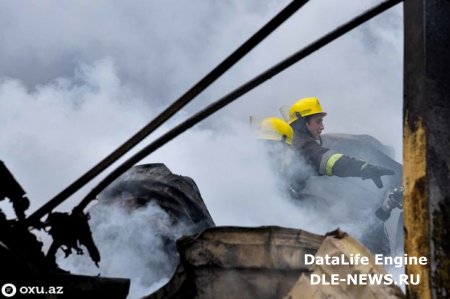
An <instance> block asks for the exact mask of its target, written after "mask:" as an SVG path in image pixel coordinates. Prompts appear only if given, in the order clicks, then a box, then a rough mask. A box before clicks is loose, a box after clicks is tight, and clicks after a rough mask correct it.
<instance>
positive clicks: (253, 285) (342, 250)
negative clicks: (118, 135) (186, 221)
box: [143, 226, 404, 299]
mask: <svg viewBox="0 0 450 299" xmlns="http://www.w3.org/2000/svg"><path fill="white" fill-rule="evenodd" d="M177 247H178V252H179V254H180V263H179V265H178V267H177V270H176V272H175V274H174V275H173V276H172V279H171V280H170V281H169V282H168V283H167V284H166V285H165V286H163V287H162V288H161V289H159V290H158V291H156V292H155V293H153V294H150V295H148V296H145V297H143V299H181V298H183V299H193V298H196V299H203V298H205V299H206V298H217V299H227V298H233V299H244V298H245V299H246V298H258V299H272V298H286V299H301V298H305V299H306V298H308V299H312V298H318V299H319V298H390V299H394V298H395V299H399V298H404V294H403V293H402V291H401V290H400V288H399V287H398V286H396V285H370V284H369V285H351V284H346V283H340V284H337V285H332V286H330V285H329V284H328V285H327V284H326V283H324V284H316V285H312V284H311V282H310V281H309V279H310V278H309V277H310V275H311V273H314V274H316V275H325V276H326V277H330V276H329V275H330V274H333V273H340V274H341V275H347V274H349V275H354V274H358V275H359V274H372V275H373V274H377V275H382V274H383V275H384V274H386V272H385V270H384V269H383V268H382V267H380V266H379V265H376V264H375V262H374V257H373V255H372V254H371V253H370V252H369V251H368V250H367V248H365V247H364V246H363V245H362V244H361V243H359V242H358V241H356V240H355V239H353V238H351V237H350V236H349V235H347V234H346V233H344V232H342V231H339V230H337V231H334V232H331V233H329V234H327V235H326V236H320V235H316V234H311V233H308V232H306V231H302V230H297V229H289V228H282V227H274V226H268V227H257V228H243V227H216V228H211V229H207V230H205V231H204V232H203V233H201V234H200V235H197V236H190V237H184V238H182V239H180V240H179V241H178V242H177ZM306 254H310V255H315V256H322V257H323V256H325V255H331V256H340V255H343V256H345V257H346V258H349V257H350V256H351V255H354V254H361V255H363V256H366V257H368V258H369V259H370V263H368V264H367V265H337V266H334V265H333V266H331V265H322V266H318V265H315V264H314V265H308V264H307V263H306V262H305V255H306Z"/></svg>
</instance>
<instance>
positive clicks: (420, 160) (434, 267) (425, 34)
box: [403, 0, 450, 299]
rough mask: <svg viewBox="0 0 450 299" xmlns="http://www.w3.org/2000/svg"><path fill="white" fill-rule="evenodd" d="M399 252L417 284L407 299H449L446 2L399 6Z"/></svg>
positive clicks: (408, 0) (449, 5)
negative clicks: (413, 261) (408, 260)
mask: <svg viewBox="0 0 450 299" xmlns="http://www.w3.org/2000/svg"><path fill="white" fill-rule="evenodd" d="M404 25H405V27H404V28H405V40H404V41H405V53H404V54H405V60H404V108H403V109H404V111H403V112H404V116H403V117H404V118H403V121H404V123H403V124H404V128H403V135H404V140H403V148H404V151H403V158H404V178H403V183H404V188H405V193H404V199H405V203H404V207H405V251H406V253H407V254H408V255H413V256H426V257H427V258H428V264H427V265H424V266H416V265H408V266H407V267H406V272H407V274H419V275H420V277H421V283H420V284H418V285H409V286H407V294H408V298H421V299H422V298H448V296H450V258H449V254H450V240H449V239H450V100H449V97H450V1H446V0H405V1H404Z"/></svg>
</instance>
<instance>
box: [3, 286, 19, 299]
mask: <svg viewBox="0 0 450 299" xmlns="http://www.w3.org/2000/svg"><path fill="white" fill-rule="evenodd" d="M1 292H2V295H3V296H5V297H12V296H14V295H15V294H16V293H17V288H16V286H15V285H13V284H12V283H5V284H4V285H3V286H2V289H1Z"/></svg>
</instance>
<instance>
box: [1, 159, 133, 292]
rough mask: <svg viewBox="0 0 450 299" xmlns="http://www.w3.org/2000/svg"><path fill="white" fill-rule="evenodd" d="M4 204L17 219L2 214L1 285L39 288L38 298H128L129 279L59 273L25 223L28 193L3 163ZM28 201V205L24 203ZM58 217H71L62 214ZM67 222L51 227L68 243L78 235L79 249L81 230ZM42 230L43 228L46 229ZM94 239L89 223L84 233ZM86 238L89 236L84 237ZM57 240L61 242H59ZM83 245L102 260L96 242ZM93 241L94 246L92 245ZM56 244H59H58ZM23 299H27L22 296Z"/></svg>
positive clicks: (84, 227) (55, 247)
mask: <svg viewBox="0 0 450 299" xmlns="http://www.w3.org/2000/svg"><path fill="white" fill-rule="evenodd" d="M0 174H1V178H0V200H3V199H4V198H9V199H10V201H11V202H12V204H13V207H14V210H15V212H16V216H17V218H16V219H7V216H6V215H5V214H3V212H1V211H0V264H1V268H0V283H2V286H4V284H5V283H9V284H13V285H15V287H16V288H19V289H20V287H26V286H39V287H40V288H41V289H40V290H39V292H38V293H34V294H33V295H35V296H34V297H35V298H50V297H49V296H51V298H73V299H75V298H100V297H104V296H107V297H108V298H117V299H123V298H126V296H127V294H128V288H129V280H128V279H119V278H100V277H89V276H82V275H73V274H70V273H68V272H67V271H64V270H62V269H59V268H58V266H57V265H56V263H55V262H54V260H53V259H52V258H50V259H49V258H48V256H46V255H45V254H44V252H43V243H42V242H41V241H39V240H38V239H37V238H36V236H35V235H34V234H33V233H32V232H31V231H30V228H29V227H28V225H27V223H26V222H25V217H24V216H25V210H26V209H27V208H28V204H23V203H24V202H26V203H27V202H28V199H27V198H26V196H25V194H26V193H25V191H24V190H23V189H22V187H21V186H20V185H19V183H18V182H17V181H16V180H15V178H14V177H13V176H12V174H11V173H10V172H9V170H8V169H7V168H6V166H5V165H4V163H3V162H1V161H0ZM24 199H26V201H24ZM55 215H68V214H65V213H59V214H55ZM65 224H67V222H65V221H63V222H59V223H58V221H56V222H54V223H52V224H51V230H56V231H58V232H59V236H61V238H63V239H64V240H66V239H67V237H66V236H65V234H69V235H70V234H74V235H75V237H74V238H73V239H72V242H73V243H72V245H74V246H75V247H78V244H77V242H78V241H79V240H78V236H79V232H80V231H79V230H78V229H79V227H65V226H64V225H65ZM42 227H43V226H41V227H40V228H42ZM83 230H84V232H87V233H88V237H91V235H90V230H89V225H88V224H87V219H86V221H85V222H84V226H83V227H82V230H81V231H83ZM84 237H86V236H84ZM56 240H57V239H56ZM81 240H82V241H83V245H87V246H86V247H88V249H89V250H90V253H91V254H92V255H93V256H94V257H95V258H96V259H99V258H100V255H99V253H98V252H95V249H96V246H95V244H94V243H93V240H92V238H91V239H90V240H86V239H83V238H82V239H81ZM89 241H90V242H89ZM54 244H55V243H54ZM61 245H66V242H61V243H56V244H55V245H54V247H53V250H55V251H56V250H57V249H58V248H59V247H60V246H61ZM91 251H92V252H91ZM52 286H53V287H55V286H58V288H61V290H63V291H61V292H59V291H58V290H56V288H55V289H54V290H55V292H54V293H51V294H46V293H45V292H43V291H41V290H42V289H44V288H45V289H47V290H49V288H50V287H52ZM22 295H23V296H22ZM22 295H20V294H17V295H16V296H15V297H16V298H22V297H26V295H27V294H22Z"/></svg>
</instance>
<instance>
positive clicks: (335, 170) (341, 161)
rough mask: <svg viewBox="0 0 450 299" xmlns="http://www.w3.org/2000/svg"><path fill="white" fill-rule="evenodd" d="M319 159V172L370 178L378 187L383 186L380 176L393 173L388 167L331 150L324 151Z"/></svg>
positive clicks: (364, 178)
mask: <svg viewBox="0 0 450 299" xmlns="http://www.w3.org/2000/svg"><path fill="white" fill-rule="evenodd" d="M321 160H322V161H321V166H322V167H321V169H320V170H319V173H320V174H326V175H336V176H340V177H360V178H362V179H363V180H366V179H371V180H372V181H373V182H374V184H375V185H376V186H377V187H378V188H383V182H382V181H381V177H382V176H384V175H393V174H395V172H394V171H392V170H390V169H388V168H385V167H382V166H376V165H373V164H370V163H368V162H365V161H361V160H358V159H355V158H351V157H348V156H345V155H343V154H340V153H336V152H334V151H331V150H329V151H327V152H325V153H324V154H323V155H322V159H321Z"/></svg>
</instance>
